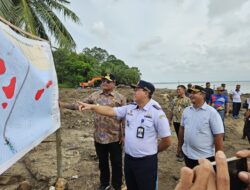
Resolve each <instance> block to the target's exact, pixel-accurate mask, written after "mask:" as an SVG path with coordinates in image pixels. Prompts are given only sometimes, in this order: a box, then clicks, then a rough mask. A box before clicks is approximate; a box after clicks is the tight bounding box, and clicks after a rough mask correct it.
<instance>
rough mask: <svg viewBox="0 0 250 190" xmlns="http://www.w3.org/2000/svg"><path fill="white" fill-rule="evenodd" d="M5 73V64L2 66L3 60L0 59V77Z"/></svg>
mask: <svg viewBox="0 0 250 190" xmlns="http://www.w3.org/2000/svg"><path fill="white" fill-rule="evenodd" d="M5 71H6V67H5V64H4V60H2V59H1V58H0V75H2V74H4V73H5Z"/></svg>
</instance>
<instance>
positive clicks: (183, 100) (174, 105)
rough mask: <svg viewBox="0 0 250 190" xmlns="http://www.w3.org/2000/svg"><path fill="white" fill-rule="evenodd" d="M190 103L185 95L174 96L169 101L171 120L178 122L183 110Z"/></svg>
mask: <svg viewBox="0 0 250 190" xmlns="http://www.w3.org/2000/svg"><path fill="white" fill-rule="evenodd" d="M190 105H191V100H190V98H188V97H186V96H184V97H176V98H174V99H173V101H172V102H171V110H172V113H173V122H176V123H180V122H181V115H182V112H183V110H184V109H185V108H186V107H188V106H190Z"/></svg>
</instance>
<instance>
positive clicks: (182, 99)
mask: <svg viewBox="0 0 250 190" xmlns="http://www.w3.org/2000/svg"><path fill="white" fill-rule="evenodd" d="M185 92H186V87H185V86H184V85H179V86H177V97H175V98H174V99H173V101H172V102H171V106H170V107H171V108H170V109H171V112H170V116H169V122H170V123H171V122H172V121H173V125H174V129H175V132H176V136H177V139H178V134H179V128H180V124H181V116H182V112H183V110H184V109H185V108H186V107H188V106H190V105H191V100H190V98H188V97H187V96H186V94H185ZM176 157H177V161H180V162H182V161H183V160H184V157H183V153H182V151H181V152H180V153H177V154H176Z"/></svg>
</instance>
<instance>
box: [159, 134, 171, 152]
mask: <svg viewBox="0 0 250 190" xmlns="http://www.w3.org/2000/svg"><path fill="white" fill-rule="evenodd" d="M170 145H171V137H170V136H169V137H163V138H161V142H160V143H159V144H158V152H162V151H163V150H166V149H167V148H168V147H169V146H170Z"/></svg>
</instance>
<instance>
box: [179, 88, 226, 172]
mask: <svg viewBox="0 0 250 190" xmlns="http://www.w3.org/2000/svg"><path fill="white" fill-rule="evenodd" d="M189 92H190V93H191V96H190V99H191V103H192V104H193V105H192V106H189V107H187V108H185V109H184V111H183V113H182V119H181V126H180V129H179V142H178V152H180V151H181V150H182V151H183V153H184V160H185V164H186V166H187V167H190V168H193V167H195V166H196V165H198V160H199V159H200V158H207V159H208V160H210V161H214V155H215V152H217V151H218V150H223V136H224V127H223V123H222V120H221V117H220V115H219V114H218V112H217V111H216V110H215V109H214V108H212V107H211V106H209V105H208V104H207V103H206V102H205V96H206V89H205V88H203V87H201V86H198V85H194V86H193V87H192V88H191V89H190V90H189Z"/></svg>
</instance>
